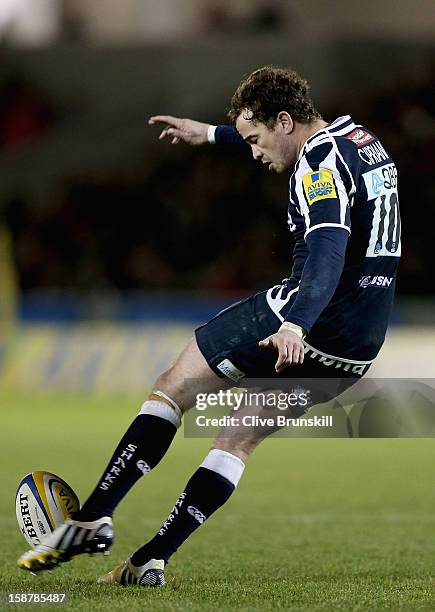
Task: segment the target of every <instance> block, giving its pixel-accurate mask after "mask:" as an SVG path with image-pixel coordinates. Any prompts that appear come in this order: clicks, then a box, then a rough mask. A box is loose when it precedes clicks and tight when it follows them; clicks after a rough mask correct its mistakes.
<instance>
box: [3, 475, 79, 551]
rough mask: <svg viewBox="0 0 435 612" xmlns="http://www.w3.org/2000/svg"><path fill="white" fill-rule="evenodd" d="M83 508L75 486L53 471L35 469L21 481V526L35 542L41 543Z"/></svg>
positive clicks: (18, 504) (17, 504)
mask: <svg viewBox="0 0 435 612" xmlns="http://www.w3.org/2000/svg"><path fill="white" fill-rule="evenodd" d="M79 509H80V502H79V500H78V498H77V495H76V494H75V493H74V491H73V490H72V489H71V487H70V486H69V485H68V484H67V483H66V482H65V481H64V480H62V478H59V476H56V475H55V474H51V473H50V472H31V473H30V474H27V476H24V478H23V480H22V481H21V482H20V484H19V485H18V490H17V496H16V500H15V510H16V514H17V520H18V526H19V528H20V530H21V532H22V534H23V536H24V537H25V538H26V540H27V542H28V543H29V544H30V545H31V546H36V545H37V544H39V542H40V540H41V539H42V538H43V537H44V536H46V535H47V534H49V533H51V532H52V531H54V529H56V527H58V526H59V525H61V524H62V523H63V522H64V521H65V520H66V519H67V518H69V517H70V516H71V514H72V513H73V512H77V510H79Z"/></svg>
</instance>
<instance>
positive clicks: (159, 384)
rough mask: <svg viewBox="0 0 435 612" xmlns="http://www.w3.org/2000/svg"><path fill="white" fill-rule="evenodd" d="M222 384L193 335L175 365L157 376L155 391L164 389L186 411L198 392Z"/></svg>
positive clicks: (211, 389)
mask: <svg viewBox="0 0 435 612" xmlns="http://www.w3.org/2000/svg"><path fill="white" fill-rule="evenodd" d="M221 384H222V383H221V379H220V378H219V376H217V375H216V374H215V373H214V372H213V370H212V369H211V368H210V366H209V365H208V363H207V361H206V360H205V357H204V356H203V354H202V353H201V351H200V350H199V348H198V344H197V342H196V338H195V337H193V338H191V340H189V342H188V344H187V346H186V347H185V349H184V350H183V351H182V352H181V353H180V355H179V356H178V358H177V360H176V362H175V363H174V365H173V366H172V367H170V368H169V370H166V372H163V374H160V376H159V377H158V378H157V380H156V382H155V385H154V388H153V391H156V390H160V391H163V392H164V393H166V395H168V396H169V397H170V398H171V399H172V400H173V401H174V402H176V403H177V404H178V406H179V407H180V409H181V410H182V411H183V412H186V410H189V408H191V407H192V406H193V404H194V403H195V396H196V393H198V392H201V393H204V392H211V391H213V390H214V389H217V388H218V387H219V386H220V385H221Z"/></svg>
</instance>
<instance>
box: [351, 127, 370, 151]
mask: <svg viewBox="0 0 435 612" xmlns="http://www.w3.org/2000/svg"><path fill="white" fill-rule="evenodd" d="M374 139H375V137H374V136H372V135H371V134H369V133H368V132H366V131H365V130H361V129H360V128H357V129H356V130H354V131H353V132H351V133H350V134H349V136H346V140H351V141H352V142H353V144H355V145H356V146H357V147H363V146H364V145H366V144H369V143H370V142H373V140H374Z"/></svg>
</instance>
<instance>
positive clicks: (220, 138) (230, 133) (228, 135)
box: [214, 125, 249, 147]
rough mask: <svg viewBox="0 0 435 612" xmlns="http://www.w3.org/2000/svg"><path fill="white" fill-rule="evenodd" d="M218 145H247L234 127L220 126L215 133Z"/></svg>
mask: <svg viewBox="0 0 435 612" xmlns="http://www.w3.org/2000/svg"><path fill="white" fill-rule="evenodd" d="M214 137H215V141H216V144H223V145H244V146H245V147H246V146H249V145H247V143H246V142H245V141H244V140H243V138H242V137H241V136H240V134H239V132H238V131H237V129H236V127H235V126H234V125H218V126H216V130H215V133H214Z"/></svg>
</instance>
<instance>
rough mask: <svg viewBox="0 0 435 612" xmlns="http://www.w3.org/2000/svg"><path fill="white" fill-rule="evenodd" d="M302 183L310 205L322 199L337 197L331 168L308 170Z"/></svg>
mask: <svg viewBox="0 0 435 612" xmlns="http://www.w3.org/2000/svg"><path fill="white" fill-rule="evenodd" d="M302 184H303V186H304V192H305V196H306V198H307V202H308V205H309V206H311V205H312V204H314V202H319V201H320V200H327V199H330V198H336V197H337V191H336V189H335V185H334V179H333V176H332V172H331V170H318V171H317V172H308V174H305V175H304V176H303V177H302Z"/></svg>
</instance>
